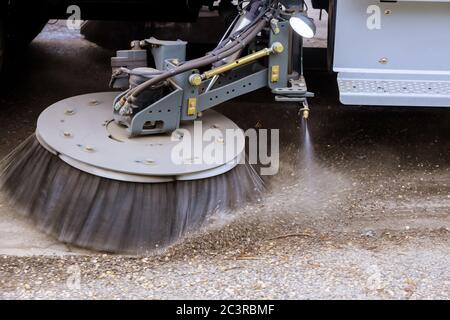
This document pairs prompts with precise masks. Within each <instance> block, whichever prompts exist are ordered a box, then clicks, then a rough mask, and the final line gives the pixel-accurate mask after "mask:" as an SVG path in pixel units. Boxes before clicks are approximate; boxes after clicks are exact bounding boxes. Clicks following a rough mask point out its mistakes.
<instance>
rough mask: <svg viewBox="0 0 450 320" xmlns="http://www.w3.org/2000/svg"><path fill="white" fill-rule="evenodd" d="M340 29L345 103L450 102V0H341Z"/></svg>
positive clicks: (337, 64)
mask: <svg viewBox="0 0 450 320" xmlns="http://www.w3.org/2000/svg"><path fill="white" fill-rule="evenodd" d="M377 8H378V9H377ZM377 15H378V16H379V24H378V25H377V23H376V22H377V21H375V23H374V20H373V19H377ZM335 28H336V29H335V33H336V37H335V51H334V71H336V72H339V76H338V83H339V89H340V98H341V102H342V103H344V104H351V105H360V104H363V105H397V106H447V107H450V1H449V0H440V1H436V0H428V1H426V0H421V1H419V0H416V1H397V2H380V1H377V0H337V3H336V26H335Z"/></svg>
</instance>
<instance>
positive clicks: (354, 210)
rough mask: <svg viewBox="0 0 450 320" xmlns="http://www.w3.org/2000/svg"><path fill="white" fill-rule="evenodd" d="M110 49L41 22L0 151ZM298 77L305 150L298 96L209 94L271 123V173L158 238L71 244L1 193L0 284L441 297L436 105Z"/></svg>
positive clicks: (444, 230) (83, 79) (81, 293)
mask: <svg viewBox="0 0 450 320" xmlns="http://www.w3.org/2000/svg"><path fill="white" fill-rule="evenodd" d="M112 55H113V52H110V51H108V50H104V49H102V48H99V47H98V46H96V45H94V44H92V43H90V42H87V41H86V40H84V39H83V38H82V37H81V36H80V35H79V34H77V33H76V32H68V31H67V30H66V29H65V28H64V27H63V25H61V24H59V25H58V24H57V25H54V26H48V27H47V29H46V30H45V31H44V32H43V33H42V34H41V35H40V36H39V38H38V39H36V40H35V41H34V42H33V44H32V45H31V47H30V49H29V50H28V51H27V52H25V53H24V57H23V58H21V60H22V63H20V64H18V65H17V66H16V67H15V68H14V72H13V73H12V74H11V75H10V76H9V77H8V79H7V81H6V84H3V85H2V87H1V89H0V90H1V91H0V92H1V93H0V104H1V115H0V155H1V156H5V155H6V154H7V153H8V152H9V151H11V150H12V149H13V148H14V147H15V146H16V145H17V144H18V143H19V142H20V141H22V140H23V139H25V138H26V137H27V136H28V135H30V134H32V133H33V131H34V126H35V122H36V119H37V116H38V115H39V113H40V112H41V111H42V110H43V109H45V108H46V107H47V106H48V105H50V104H52V103H54V102H56V101H58V100H60V99H64V98H67V97H70V96H74V95H78V94H83V93H90V92H96V91H106V90H108V86H107V85H108V80H109V74H110V69H109V58H110V56H112ZM307 79H308V83H309V89H310V91H314V92H315V93H316V95H317V96H318V97H317V98H314V99H311V101H310V104H311V108H312V113H311V118H310V120H309V128H310V134H311V139H312V145H313V148H314V154H311V155H310V157H309V160H308V161H305V160H304V159H305V154H304V152H303V149H304V148H303V147H304V140H303V136H302V128H301V121H300V119H299V117H298V116H297V109H298V106H295V105H287V106H286V105H284V104H279V103H275V102H273V97H272V96H271V95H270V93H268V92H267V91H264V90H262V91H259V92H257V93H254V94H251V95H247V96H245V97H241V98H239V99H237V100H236V101H233V102H230V103H226V104H225V105H223V106H221V107H220V108H219V110H220V111H222V112H224V113H225V114H226V115H228V116H230V117H231V118H232V119H233V120H235V121H236V122H237V123H238V124H240V125H241V126H242V127H243V128H251V127H263V128H273V129H280V136H281V144H282V147H281V160H282V163H281V167H280V173H279V174H278V175H277V176H276V177H273V178H272V179H271V180H270V185H271V191H270V193H269V194H268V195H267V196H266V197H265V198H264V199H261V202H260V203H258V204H255V205H252V206H249V207H246V208H242V209H241V210H239V211H237V212H233V213H228V214H224V215H221V216H215V217H213V218H212V219H211V221H208V223H207V224H206V226H205V228H204V229H203V230H200V231H199V232H197V233H195V234H192V235H189V236H188V237H187V238H186V239H183V240H182V241H180V243H178V244H175V245H174V246H172V247H171V248H168V249H166V250H162V251H160V252H156V253H154V254H152V255H149V256H147V257H125V256H116V255H106V254H102V253H95V252H88V251H84V250H80V249H77V248H73V247H71V246H69V245H66V244H61V243H58V242H56V241H55V240H54V239H52V238H49V237H47V236H45V235H43V234H41V233H40V232H39V231H37V230H36V229H35V228H34V226H32V225H30V224H29V223H28V222H27V221H26V220H25V219H23V218H22V217H20V216H18V214H17V212H16V211H15V210H14V208H11V207H10V206H9V205H8V201H7V199H4V198H2V200H1V202H0V298H3V299H10V298H30V299H33V298H67V299H72V298H144V299H165V298H172V299H183V298H194V299H214V298H246V299H252V298H256V299H270V298H275V299H300V298H320V299H321V298H333V299H341V298H369V299H371V298H382V299H431V298H437V299H449V298H450V130H449V129H450V109H448V110H446V109H435V108H373V107H345V106H341V105H340V104H339V102H338V98H337V90H336V84H335V77H334V76H333V75H329V74H327V73H326V72H312V71H311V72H308V73H307ZM78 280H79V281H78Z"/></svg>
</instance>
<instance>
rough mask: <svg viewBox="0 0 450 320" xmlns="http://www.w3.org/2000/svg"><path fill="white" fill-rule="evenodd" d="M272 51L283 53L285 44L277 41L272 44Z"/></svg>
mask: <svg viewBox="0 0 450 320" xmlns="http://www.w3.org/2000/svg"><path fill="white" fill-rule="evenodd" d="M272 51H273V52H274V53H276V54H280V53H283V51H284V46H283V44H282V43H281V42H275V43H274V44H273V45H272Z"/></svg>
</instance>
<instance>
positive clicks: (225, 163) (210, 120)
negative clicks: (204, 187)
mask: <svg viewBox="0 0 450 320" xmlns="http://www.w3.org/2000/svg"><path fill="white" fill-rule="evenodd" d="M117 94H118V93H117V92H104V93H94V94H87V95H81V96H77V97H72V98H69V99H65V100H62V101H59V102H57V103H55V104H54V105H52V106H50V107H48V108H47V109H46V110H44V112H42V114H41V115H40V116H39V119H38V124H37V129H36V136H37V138H38V140H39V142H40V143H41V145H42V146H43V147H44V148H46V149H47V150H48V151H50V152H52V153H54V154H56V155H58V156H59V157H60V158H61V159H62V160H63V161H65V162H66V163H68V164H69V165H71V166H73V167H75V168H77V169H79V170H81V171H84V172H87V173H90V174H93V175H96V176H100V177H104V178H108V179H113V180H120V181H130V182H143V183H158V182H169V181H174V180H196V179H205V178H209V177H213V176H217V175H220V174H223V173H225V172H227V171H229V170H231V169H233V168H234V167H235V166H236V165H237V164H238V163H239V162H240V160H241V158H242V155H243V153H244V149H245V148H244V144H245V137H244V135H243V133H242V131H240V130H239V128H238V127H237V125H236V124H235V123H234V122H233V121H231V120H230V119H228V118H227V117H225V116H223V115H221V114H220V113H217V112H215V111H213V110H208V111H206V112H205V113H204V115H203V117H202V118H201V119H200V121H201V128H200V125H199V123H197V127H196V125H195V124H194V122H186V123H184V124H182V125H181V127H180V129H179V130H177V131H176V132H175V134H174V135H170V134H164V135H150V136H142V137H133V138H131V137H129V134H128V132H127V131H126V130H127V129H126V128H125V127H122V126H119V125H117V124H116V123H115V122H114V121H113V115H112V105H113V100H114V98H115V97H116V96H117ZM200 129H201V130H200ZM208 129H214V130H215V132H216V134H214V135H213V136H212V138H211V137H210V139H201V137H200V135H199V133H200V134H201V136H203V134H204V133H205V131H206V130H208ZM227 129H231V130H234V131H233V132H239V134H238V135H236V136H235V137H234V138H233V139H227V133H226V130H227ZM184 130H187V131H184ZM219 132H220V134H221V135H222V138H215V137H216V136H217V133H219ZM195 133H197V134H195ZM189 136H190V137H189ZM194 137H195V139H194ZM199 137H200V139H199ZM183 139H190V142H189V141H186V140H184V142H185V143H187V144H186V145H191V146H192V149H191V156H189V157H186V153H184V154H183V153H180V152H173V151H174V147H176V146H179V145H180V143H182V140H183ZM194 140H195V141H194ZM199 140H201V141H199ZM194 146H195V148H196V150H197V152H195V151H194ZM211 148H214V150H222V154H223V156H220V157H217V159H216V158H214V161H213V162H211V161H209V162H205V161H201V160H202V159H203V157H202V155H203V154H204V152H205V151H206V150H211ZM178 150H179V149H178ZM185 150H186V149H185ZM207 154H211V153H207ZM213 154H215V153H213ZM217 154H220V152H219V153H217ZM188 155H189V153H188ZM199 155H200V159H199V157H198V156H199Z"/></svg>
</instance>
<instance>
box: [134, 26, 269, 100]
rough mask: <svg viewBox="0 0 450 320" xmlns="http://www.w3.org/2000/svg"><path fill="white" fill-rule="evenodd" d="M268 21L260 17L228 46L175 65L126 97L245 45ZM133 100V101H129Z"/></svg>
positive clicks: (213, 61) (216, 59)
mask: <svg viewBox="0 0 450 320" xmlns="http://www.w3.org/2000/svg"><path fill="white" fill-rule="evenodd" d="M267 23H268V21H267V19H266V18H263V19H261V20H260V21H258V22H257V23H256V24H255V26H254V27H253V28H251V29H249V30H248V31H247V32H245V35H243V36H242V37H241V38H239V40H236V41H234V42H235V43H232V44H231V43H230V44H229V46H225V47H224V48H223V49H221V50H220V51H217V52H214V54H211V55H210V56H206V57H203V58H200V59H197V60H193V61H189V62H187V63H185V64H183V65H181V66H179V67H176V68H174V69H172V70H169V71H167V72H164V73H163V74H161V75H158V76H156V77H154V78H152V79H150V80H148V81H146V82H144V83H142V84H141V85H139V86H137V87H136V88H134V89H133V90H131V91H130V92H129V94H128V97H127V99H132V100H134V99H136V98H137V97H138V96H139V95H140V94H141V93H142V92H143V91H145V90H146V89H147V88H149V87H151V86H152V85H154V84H156V83H159V82H161V81H164V80H167V79H168V78H172V77H174V76H176V75H178V74H181V73H184V72H187V71H189V70H192V69H198V68H201V67H204V66H207V65H210V64H213V63H215V62H217V61H220V60H222V59H224V58H226V57H228V56H230V55H232V54H233V53H235V52H237V51H239V50H240V49H242V48H244V47H246V46H247V45H248V44H249V43H250V42H251V41H252V40H253V39H254V38H255V37H256V36H257V35H258V33H260V32H261V31H262V30H263V29H264V27H265V26H266V25H267ZM129 102H131V103H132V102H133V101H129Z"/></svg>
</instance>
